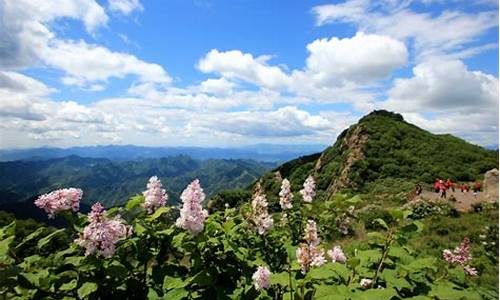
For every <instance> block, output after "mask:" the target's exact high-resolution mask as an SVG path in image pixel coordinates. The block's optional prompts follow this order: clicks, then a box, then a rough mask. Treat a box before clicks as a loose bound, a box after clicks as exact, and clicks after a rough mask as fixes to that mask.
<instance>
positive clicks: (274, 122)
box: [190, 106, 331, 137]
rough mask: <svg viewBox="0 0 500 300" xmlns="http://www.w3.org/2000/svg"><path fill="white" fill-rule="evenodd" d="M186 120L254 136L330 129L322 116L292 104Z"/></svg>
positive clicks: (273, 135) (197, 125) (301, 133)
mask: <svg viewBox="0 0 500 300" xmlns="http://www.w3.org/2000/svg"><path fill="white" fill-rule="evenodd" d="M190 123H191V125H194V126H195V127H202V128H208V129H214V130H217V131H222V132H227V133H232V134H237V135H242V136H254V137H287V136H289V137H294V136H303V135H310V134H317V133H318V132H321V131H325V130H328V129H331V124H330V123H329V122H328V120H326V119H325V118H323V117H321V116H318V115H311V114H309V113H308V112H306V111H303V110H299V109H298V108H296V107H292V106H287V107H283V108H280V109H278V110H275V111H255V112H254V111H239V112H225V113H219V114H217V115H213V116H206V117H205V118H201V119H195V120H193V121H191V122H190Z"/></svg>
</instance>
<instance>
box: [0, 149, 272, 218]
mask: <svg viewBox="0 0 500 300" xmlns="http://www.w3.org/2000/svg"><path fill="white" fill-rule="evenodd" d="M275 166H276V164H273V163H263V162H256V161H253V160H242V159H237V160H235V159H209V160H203V161H202V160H196V159H193V158H191V157H189V156H186V155H181V156H171V157H166V158H157V159H141V160H129V161H112V160H109V159H103V158H83V157H79V156H69V157H64V158H55V159H48V160H33V161H12V162H0V210H2V205H4V206H5V205H10V207H11V206H12V205H11V204H12V203H22V202H26V201H28V202H31V203H32V201H33V199H34V198H35V197H36V196H37V195H40V194H42V193H46V192H49V191H51V190H55V189H58V188H65V187H78V188H81V189H82V190H83V192H84V197H83V202H84V203H86V204H91V203H93V202H95V201H100V202H101V203H103V204H104V205H105V206H108V207H109V206H114V205H120V204H123V203H125V202H126V201H127V199H129V198H130V197H131V196H133V195H135V194H138V193H141V192H142V191H144V190H145V189H146V184H147V181H148V179H149V177H151V176H155V175H156V176H158V177H159V178H160V179H161V181H162V183H163V185H164V187H165V188H166V189H167V191H168V194H169V197H170V203H176V202H177V201H178V199H179V195H180V193H181V192H182V191H183V189H184V188H185V187H186V186H187V185H188V184H189V183H190V182H191V181H192V180H194V179H195V178H199V179H200V181H201V185H202V187H203V189H204V191H205V193H206V194H207V196H212V195H214V194H215V193H217V192H219V191H221V190H224V189H235V188H242V187H247V186H248V185H250V184H251V183H252V182H254V181H255V180H256V179H258V178H259V177H260V176H261V175H262V174H263V173H264V172H266V171H267V170H269V169H271V168H273V167H275Z"/></svg>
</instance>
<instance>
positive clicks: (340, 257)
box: [327, 246, 347, 264]
mask: <svg viewBox="0 0 500 300" xmlns="http://www.w3.org/2000/svg"><path fill="white" fill-rule="evenodd" d="M327 254H328V256H330V258H331V259H332V262H334V263H335V262H338V263H341V264H344V263H345V262H346V260H347V259H346V257H345V254H344V251H342V248H341V247H340V246H335V247H333V249H332V250H328V252H327Z"/></svg>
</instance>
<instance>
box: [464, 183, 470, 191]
mask: <svg viewBox="0 0 500 300" xmlns="http://www.w3.org/2000/svg"><path fill="white" fill-rule="evenodd" d="M464 190H465V191H466V192H468V191H470V186H469V185H468V184H467V183H464Z"/></svg>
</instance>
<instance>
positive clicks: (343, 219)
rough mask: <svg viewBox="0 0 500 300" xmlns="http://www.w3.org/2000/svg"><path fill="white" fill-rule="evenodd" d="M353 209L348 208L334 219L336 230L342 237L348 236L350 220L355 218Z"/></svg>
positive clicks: (352, 207)
mask: <svg viewBox="0 0 500 300" xmlns="http://www.w3.org/2000/svg"><path fill="white" fill-rule="evenodd" d="M355 217H356V215H355V208H354V206H352V205H351V206H349V208H347V210H346V212H345V213H343V214H341V215H339V216H338V217H336V218H335V223H336V226H337V230H338V231H339V232H340V233H342V234H343V235H347V234H349V229H350V228H351V224H352V220H353V219H352V218H355Z"/></svg>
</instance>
